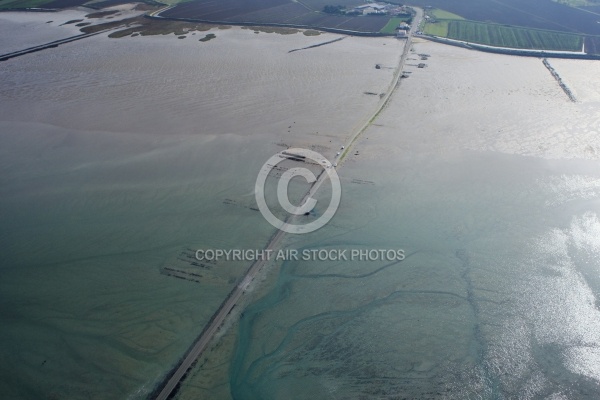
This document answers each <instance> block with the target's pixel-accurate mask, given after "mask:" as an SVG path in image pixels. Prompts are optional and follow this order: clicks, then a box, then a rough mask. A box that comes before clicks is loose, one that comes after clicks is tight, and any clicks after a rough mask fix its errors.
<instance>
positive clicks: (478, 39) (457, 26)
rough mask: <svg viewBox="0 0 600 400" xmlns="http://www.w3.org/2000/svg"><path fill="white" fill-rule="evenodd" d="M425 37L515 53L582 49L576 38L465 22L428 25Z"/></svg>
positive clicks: (579, 41) (566, 34)
mask: <svg viewBox="0 0 600 400" xmlns="http://www.w3.org/2000/svg"><path fill="white" fill-rule="evenodd" d="M425 33H427V34H430V35H434V36H441V37H447V38H450V39H456V40H461V41H465V42H469V43H479V44H485V45H489V46H498V47H510V48H514V49H535V50H556V51H559V50H560V51H581V47H582V45H583V38H582V37H581V36H579V35H575V34H569V33H561V32H555V31H546V30H540V29H527V28H519V27H514V26H506V25H497V24H488V23H483V22H474V21H465V20H440V21H438V22H436V23H433V24H432V23H428V24H427V25H426V26H425Z"/></svg>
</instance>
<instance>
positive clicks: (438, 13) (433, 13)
mask: <svg viewBox="0 0 600 400" xmlns="http://www.w3.org/2000/svg"><path fill="white" fill-rule="evenodd" d="M427 15H429V16H430V17H432V18H435V19H464V18H463V17H461V16H460V15H456V14H453V13H451V12H448V11H444V10H440V9H439V8H434V9H433V10H428V11H427Z"/></svg>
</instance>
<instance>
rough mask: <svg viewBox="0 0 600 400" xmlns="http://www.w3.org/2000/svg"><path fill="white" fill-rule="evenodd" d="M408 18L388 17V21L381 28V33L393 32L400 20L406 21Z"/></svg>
mask: <svg viewBox="0 0 600 400" xmlns="http://www.w3.org/2000/svg"><path fill="white" fill-rule="evenodd" d="M409 20H410V18H390V20H389V22H388V23H387V24H386V25H385V26H384V27H383V28H382V29H381V31H380V32H381V33H390V34H393V33H394V32H396V28H397V27H398V25H399V24H400V23H401V22H408V21H409Z"/></svg>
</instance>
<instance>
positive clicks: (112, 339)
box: [0, 13, 600, 400]
mask: <svg viewBox="0 0 600 400" xmlns="http://www.w3.org/2000/svg"><path fill="white" fill-rule="evenodd" d="M55 14H56V13H55ZM40 18H41V19H40V23H41V22H42V20H43V21H44V22H43V23H45V20H46V18H47V17H46V16H43V17H40ZM69 19H75V18H74V17H73V16H72V15H69V16H68V17H67V16H65V20H69ZM15 29H16V27H15ZM258 32H259V33H258V34H257V33H255V31H253V30H248V29H239V28H231V29H211V30H209V31H206V32H200V33H198V34H197V35H195V36H193V37H195V38H198V40H190V39H189V38H190V37H192V34H191V33H190V34H189V35H188V36H187V38H186V40H178V39H177V36H176V35H175V34H169V35H161V36H135V37H127V38H120V39H111V38H108V37H107V35H108V34H102V35H98V36H95V37H91V38H88V39H85V40H84V41H79V42H74V43H69V44H65V45H61V46H59V47H58V48H56V49H51V50H48V51H43V52H38V53H34V54H29V55H26V56H22V57H19V58H15V59H11V60H9V61H6V62H2V63H0V96H1V97H2V99H3V104H2V105H3V107H1V108H0V163H1V164H0V170H1V171H2V173H1V174H0V210H1V212H2V221H3V224H2V230H1V231H0V245H1V246H2V249H3V262H2V264H1V265H0V310H1V313H0V318H1V322H2V326H3V329H2V331H0V360H2V362H0V393H3V394H6V396H7V397H9V398H19V399H21V398H22V399H39V398H44V397H45V398H53V397H54V398H61V397H68V398H73V399H80V398H86V399H104V398H131V399H142V398H146V397H147V395H148V393H150V392H151V391H152V390H153V388H154V387H155V385H156V384H157V383H158V382H160V381H161V379H162V378H163V376H164V375H165V374H166V373H167V372H168V371H169V370H170V369H171V368H172V367H173V365H175V363H176V362H177V360H178V359H179V358H180V357H181V356H182V355H183V353H184V352H185V350H186V349H187V348H188V347H189V346H190V344H191V343H192V342H193V341H194V339H195V338H196V336H197V335H198V333H199V332H200V331H201V330H202V328H203V326H204V325H205V324H206V323H207V321H208V320H209V318H210V317H211V315H212V313H213V312H214V311H215V309H216V308H217V307H218V306H219V304H220V303H221V301H222V300H223V299H224V297H225V296H226V295H227V293H228V291H229V290H231V288H232V287H233V286H234V285H235V284H236V283H237V279H238V278H239V277H240V276H242V274H243V272H244V271H245V270H246V269H247V268H248V266H249V265H248V263H244V262H234V263H229V262H221V263H215V264H211V265H204V266H201V267H198V266H196V265H192V264H190V261H189V260H190V254H192V252H193V250H194V249H197V248H250V249H253V248H263V247H264V245H265V244H266V243H267V242H268V240H269V238H270V237H271V236H272V234H273V232H274V228H273V227H271V226H270V225H269V224H268V223H267V222H266V221H265V220H264V218H263V217H262V216H261V215H260V213H258V212H257V211H256V210H255V208H256V202H255V199H254V183H255V180H256V176H257V174H258V172H259V171H260V169H261V166H262V165H263V163H264V162H265V161H266V160H267V159H269V157H271V156H272V155H273V154H275V153H277V152H278V151H280V150H284V149H286V148H288V147H303V148H308V149H312V150H315V151H318V152H320V153H322V154H323V155H324V156H326V157H327V158H329V159H330V160H335V158H336V153H337V152H338V151H339V150H340V145H341V144H342V143H345V141H346V140H348V139H349V138H350V137H352V134H353V133H354V132H355V131H356V129H358V128H359V127H360V126H361V125H362V124H363V123H364V121H365V119H367V120H369V119H370V117H371V115H372V113H373V112H374V111H375V110H376V109H377V107H378V105H379V104H380V103H379V102H380V101H381V94H384V93H387V92H388V91H389V90H390V87H389V85H390V82H392V78H393V73H394V67H395V66H396V65H397V64H398V62H399V59H400V54H401V53H402V51H403V42H402V41H398V40H396V39H394V38H353V37H346V38H344V39H343V40H338V41H335V40H336V39H338V38H339V37H340V36H339V35H333V34H321V35H318V36H306V35H304V34H302V33H301V32H298V33H295V34H289V35H280V34H277V33H274V32H272V33H268V32H264V31H258ZM207 34H214V35H215V38H214V39H213V40H210V41H206V42H200V41H199V39H201V38H202V37H205V36H206V35H207ZM36 40H37V39H36ZM325 42H331V43H329V44H327V45H323V46H318V47H315V46H316V45H318V44H321V43H325ZM294 49H305V50H302V51H294V52H291V53H290V50H294ZM423 58H427V60H426V61H424V60H423ZM420 63H425V64H426V68H419V67H418V64H420ZM550 63H551V65H552V66H553V68H554V69H555V70H556V71H557V73H558V74H559V75H560V76H561V78H562V79H563V81H564V82H565V84H566V85H567V86H568V87H569V88H570V90H571V91H572V92H573V94H574V96H575V98H576V99H577V101H576V102H572V101H571V100H569V98H568V97H567V96H566V95H565V93H564V92H563V90H562V89H561V88H560V87H559V86H558V84H557V82H556V80H555V79H554V77H553V76H552V75H551V74H550V73H549V71H548V70H547V69H546V67H545V66H544V65H543V63H542V60H541V59H536V58H520V57H512V56H504V55H495V54H487V53H478V52H474V51H468V50H465V49H460V48H455V47H449V46H444V45H441V44H437V43H430V42H427V41H424V40H416V41H415V43H414V44H413V49H412V50H411V52H410V53H409V56H408V59H407V62H406V64H405V67H404V73H405V76H407V78H404V79H401V80H400V82H401V83H400V85H399V87H398V88H397V89H396V91H395V93H394V94H393V97H392V99H391V101H390V102H389V103H388V104H387V105H386V107H385V108H384V110H383V111H382V112H381V113H379V115H378V116H377V118H375V119H373V120H372V123H371V125H370V127H369V128H368V129H367V130H366V131H365V132H363V133H362V134H361V136H359V137H358V139H357V140H356V141H355V143H354V145H353V147H352V150H351V151H349V152H348V155H347V157H346V158H345V159H344V161H343V163H340V164H341V165H339V168H338V173H339V174H340V178H341V184H342V201H341V203H340V208H339V210H338V212H337V214H336V215H335V217H334V218H333V220H332V221H331V222H330V223H329V224H327V225H326V226H325V227H324V228H322V229H320V230H318V231H315V232H313V233H310V234H305V235H289V236H287V237H286V238H285V240H284V242H283V248H284V249H296V250H302V249H348V250H350V249H364V250H367V249H399V248H400V249H403V250H404V251H405V252H406V255H407V257H406V259H405V260H403V261H401V262H393V263H391V262H381V261H376V262H372V261H368V262H365V261H353V262H331V261H319V260H309V261H305V260H297V261H294V260H288V261H286V262H280V263H273V265H270V266H269V267H270V268H268V269H266V270H265V271H264V272H263V274H262V275H261V276H260V277H259V279H257V280H256V282H254V283H253V285H252V286H251V290H250V291H249V293H248V294H247V297H246V299H245V301H244V303H243V304H242V305H243V306H244V308H243V309H238V310H236V311H235V315H236V316H237V317H239V320H236V319H232V320H230V321H229V322H228V323H227V324H226V329H224V330H223V331H222V332H221V333H220V334H219V335H218V336H217V338H216V339H217V340H215V342H214V343H213V345H212V346H211V350H210V351H209V352H208V353H207V354H205V355H204V357H203V358H202V359H201V360H199V362H198V364H196V366H195V368H194V369H193V370H192V371H191V372H190V373H189V374H188V377H187V379H186V380H185V381H184V382H183V383H182V385H181V387H180V390H179V391H178V393H177V398H179V399H192V398H214V399H236V400H237V399H258V398H260V399H281V398H293V399H309V398H310V399H314V398H324V399H329V398H331V399H335V398H396V397H408V398H456V399H463V398H476V397H479V398H509V397H519V398H540V397H541V398H555V399H582V398H583V399H588V398H589V399H593V398H594V397H595V396H596V395H597V393H598V391H600V370H599V369H598V365H600V363H599V357H600V356H599V354H600V337H599V336H598V332H600V312H599V309H598V300H597V299H598V296H599V295H600V280H599V279H598V276H599V273H600V242H599V238H600V222H599V220H598V213H600V202H599V201H598V198H599V196H600V168H599V167H600V153H599V152H600V136H598V133H599V131H598V126H600V111H598V110H600V107H599V105H600V103H599V102H600V95H599V94H598V93H600V78H598V77H600V73H599V72H600V66H599V64H597V63H593V62H589V61H576V60H550ZM375 65H380V68H378V69H376V68H375ZM582 68H583V70H584V71H585V75H586V76H585V77H582V75H581V73H580V72H579V71H581V69H582ZM373 94H375V95H373ZM303 189H305V187H303V186H302V185H296V186H294V187H293V188H292V190H291V192H293V194H296V195H298V193H302V190H303ZM329 196H330V193H329V190H328V189H327V187H324V188H323V190H320V191H319V192H318V193H317V196H316V199H317V207H316V209H315V214H316V215H319V214H320V213H322V212H323V210H324V208H325V207H326V206H327V203H328V201H329Z"/></svg>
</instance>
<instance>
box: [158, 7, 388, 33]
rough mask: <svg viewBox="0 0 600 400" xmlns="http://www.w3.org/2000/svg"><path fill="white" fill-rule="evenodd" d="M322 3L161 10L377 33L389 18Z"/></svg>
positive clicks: (176, 14)
mask: <svg viewBox="0 0 600 400" xmlns="http://www.w3.org/2000/svg"><path fill="white" fill-rule="evenodd" d="M322 4H327V3H325V2H324V1H322V0H308V1H307V2H306V3H305V2H302V3H299V2H291V1H288V0H258V1H252V2H249V1H246V0H223V1H220V2H218V3H217V2H214V1H212V0H196V1H190V2H187V3H181V4H179V5H177V6H176V7H175V8H172V9H170V10H167V11H165V12H163V13H162V14H161V16H162V17H167V18H184V19H194V20H201V21H211V22H223V23H243V24H277V25H294V26H306V27H315V28H317V27H319V28H325V29H338V30H346V31H354V32H363V33H378V32H380V31H381V30H382V29H383V28H384V27H386V25H387V24H388V22H389V20H390V18H389V17H386V16H371V15H368V16H359V17H354V16H348V15H331V14H325V13H322V12H319V11H318V9H319V7H321V6H322ZM352 4H356V2H353V3H352ZM313 7H314V8H313Z"/></svg>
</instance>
